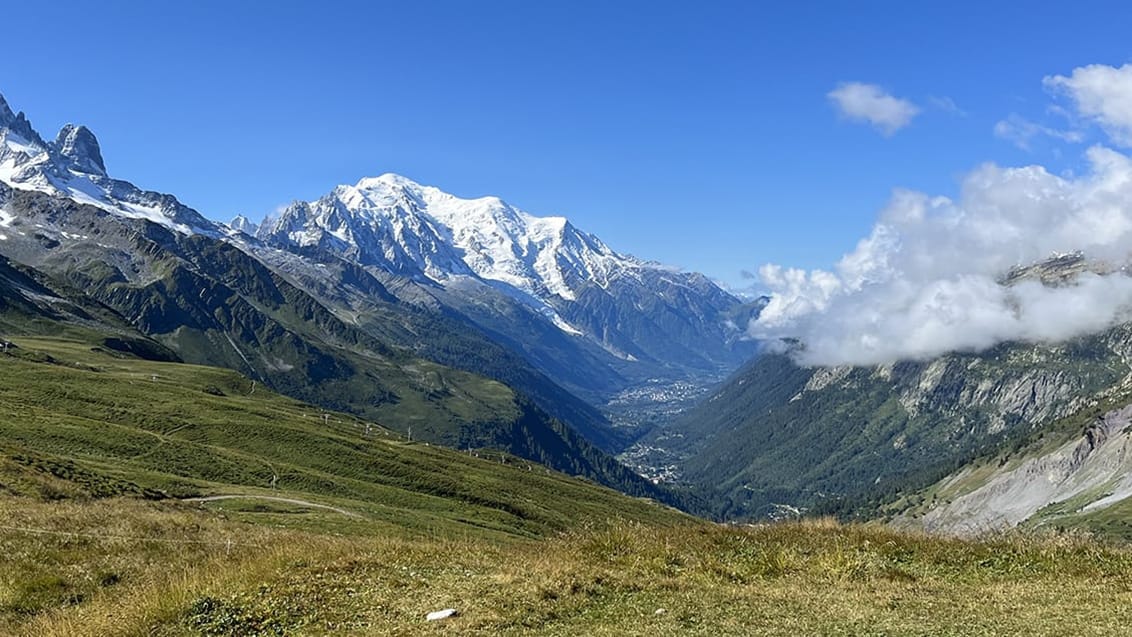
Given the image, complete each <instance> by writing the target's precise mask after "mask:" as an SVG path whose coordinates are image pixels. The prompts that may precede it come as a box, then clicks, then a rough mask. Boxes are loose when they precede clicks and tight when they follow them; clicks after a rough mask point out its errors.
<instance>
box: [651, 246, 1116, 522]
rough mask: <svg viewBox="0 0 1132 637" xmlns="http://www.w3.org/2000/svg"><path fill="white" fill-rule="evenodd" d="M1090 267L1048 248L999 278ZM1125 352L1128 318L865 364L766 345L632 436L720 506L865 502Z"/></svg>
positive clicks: (1100, 384) (1077, 384)
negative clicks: (1071, 335)
mask: <svg viewBox="0 0 1132 637" xmlns="http://www.w3.org/2000/svg"><path fill="white" fill-rule="evenodd" d="M1096 267H1100V266H1097V265H1090V264H1087V263H1085V262H1084V260H1083V258H1082V257H1081V256H1080V255H1060V256H1057V257H1055V258H1053V259H1051V260H1049V261H1048V262H1044V263H1041V264H1035V265H1034V266H1030V267H1027V268H1019V269H1017V270H1016V271H1015V272H1013V273H1012V274H1011V279H1012V280H1022V279H1024V278H1036V279H1040V280H1043V281H1044V282H1045V284H1047V285H1061V284H1067V283H1068V282H1071V281H1072V277H1073V275H1074V272H1082V271H1086V270H1091V269H1095V268H1096ZM1130 362H1132V325H1121V326H1118V327H1116V328H1113V329H1110V330H1108V331H1106V332H1103V333H1101V334H1097V335H1093V336H1088V337H1082V338H1078V339H1075V340H1072V341H1069V342H1066V343H1061V344H1026V343H1008V344H1004V345H1000V346H997V347H995V348H992V349H990V350H987V351H984V352H980V353H960V354H950V355H946V356H942V357H939V358H937V359H934V360H931V361H924V362H902V363H897V364H890V365H883V366H874V367H833V368H828V367H825V368H822V367H818V368H805V367H800V366H798V365H796V364H795V363H794V361H793V359H792V358H791V356H790V355H789V354H788V353H785V354H767V355H764V356H761V357H759V358H758V359H756V360H754V361H753V362H751V363H750V364H749V365H748V366H746V367H745V368H744V369H743V370H741V371H740V372H738V373H737V374H735V375H734V376H733V377H732V378H731V379H730V380H729V381H728V382H726V383H725V384H724V385H723V386H722V387H721V389H720V390H719V391H718V392H717V393H715V394H714V395H712V396H710V397H709V398H708V399H706V400H705V401H703V402H702V403H701V404H699V405H698V406H697V407H695V408H693V409H692V410H690V411H689V412H687V413H685V414H683V415H682V416H681V417H680V418H679V419H678V420H677V421H676V422H675V423H673V425H672V426H671V427H669V428H667V429H665V430H663V431H660V432H657V433H656V434H654V436H653V437H652V438H651V439H650V440H649V441H646V445H647V444H651V445H653V446H655V447H660V448H663V449H664V450H665V451H666V452H667V453H669V454H670V456H669V457H675V458H677V459H678V460H679V468H680V470H681V471H682V474H681V475H682V479H683V480H685V481H687V482H689V483H692V484H696V485H699V486H700V487H701V488H703V489H705V490H714V491H715V493H714V496H712V497H713V500H714V501H715V503H716V505H717V507H718V510H719V511H720V513H721V514H722V515H724V516H728V517H753V518H759V517H765V516H766V515H767V514H768V513H773V512H775V511H779V510H780V508H781V507H782V506H788V507H792V508H793V509H795V510H819V511H826V512H839V513H864V514H868V513H875V512H876V511H878V510H879V509H878V508H877V507H878V506H879V505H880V504H882V503H884V502H888V501H892V500H894V499H898V498H901V497H903V496H905V495H906V494H908V493H911V492H915V491H916V490H918V489H920V488H922V487H925V486H927V485H929V484H932V483H934V482H935V481H936V480H939V479H941V478H942V477H944V476H945V475H947V474H949V473H951V472H952V471H955V470H957V469H959V468H960V467H962V466H963V465H965V464H966V463H967V462H969V461H971V460H972V459H974V458H976V457H980V456H983V455H986V454H988V453H995V452H996V451H997V450H998V449H1000V448H1002V447H1003V446H1004V445H1010V444H1014V443H1015V442H1016V441H1018V440H1020V439H1023V438H1026V437H1027V436H1030V435H1032V434H1034V432H1040V431H1041V430H1043V428H1045V427H1048V426H1049V425H1050V424H1051V423H1053V422H1055V421H1057V420H1058V419H1061V418H1065V417H1068V416H1070V415H1072V414H1075V413H1078V412H1080V411H1081V410H1082V409H1086V408H1088V407H1089V406H1090V405H1093V404H1095V403H1096V401H1097V400H1100V397H1103V396H1106V395H1110V394H1111V393H1112V392H1114V391H1118V390H1119V389H1120V388H1122V387H1126V386H1128V383H1129V382H1130V379H1132V376H1130V372H1132V367H1130Z"/></svg>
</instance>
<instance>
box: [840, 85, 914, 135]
mask: <svg viewBox="0 0 1132 637" xmlns="http://www.w3.org/2000/svg"><path fill="white" fill-rule="evenodd" d="M826 97H828V98H829V101H830V102H832V103H833V105H834V106H835V107H836V108H837V110H838V112H839V113H840V114H841V116H842V117H845V118H846V119H848V120H851V121H854V122H860V123H864V124H869V125H871V126H872V127H873V128H875V129H877V130H878V131H880V133H881V134H882V135H884V136H885V137H890V136H892V135H893V134H895V133H896V131H898V130H900V129H901V128H904V127H905V126H907V125H908V124H911V123H912V118H913V117H915V116H916V114H918V113H919V112H920V109H919V107H917V106H916V105H915V104H913V103H912V102H909V101H908V100H905V99H900V98H898V97H893V96H892V95H889V94H888V93H886V92H885V91H884V89H882V88H881V87H879V86H877V85H875V84H864V83H861V82H846V83H844V84H841V85H839V86H838V87H837V88H835V89H833V90H832V91H830V92H829V93H827V94H826Z"/></svg>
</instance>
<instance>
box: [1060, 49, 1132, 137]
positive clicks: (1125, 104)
mask: <svg viewBox="0 0 1132 637" xmlns="http://www.w3.org/2000/svg"><path fill="white" fill-rule="evenodd" d="M1042 82H1043V84H1044V85H1045V86H1046V88H1048V89H1050V90H1051V91H1055V92H1060V93H1064V94H1066V95H1068V96H1069V97H1070V98H1071V99H1072V100H1073V101H1074V103H1075V105H1076V107H1077V111H1078V112H1079V113H1080V114H1081V116H1083V117H1085V118H1087V119H1089V120H1092V121H1094V122H1096V123H1097V124H1099V125H1100V126H1101V128H1103V129H1104V131H1105V132H1106V133H1107V134H1108V135H1109V136H1110V137H1111V138H1112V139H1113V141H1114V142H1116V143H1118V144H1120V145H1122V146H1132V64H1125V65H1124V66H1121V67H1120V68H1117V67H1114V66H1107V65H1104V64H1092V65H1089V66H1082V67H1079V68H1076V69H1073V72H1072V73H1071V74H1070V75H1069V76H1068V77H1066V76H1063V75H1053V76H1049V77H1046V78H1045V79H1044V80H1042Z"/></svg>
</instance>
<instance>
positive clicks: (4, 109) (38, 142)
mask: <svg viewBox="0 0 1132 637" xmlns="http://www.w3.org/2000/svg"><path fill="white" fill-rule="evenodd" d="M0 129H8V130H9V131H11V132H13V133H15V134H16V135H18V136H19V137H21V138H23V141H25V142H27V143H28V144H32V145H35V146H38V147H40V148H44V147H46V144H44V143H43V139H42V138H41V137H40V136H39V133H36V132H35V130H34V129H33V128H32V127H31V122H29V121H28V119H27V117H25V116H24V113H23V111H20V112H19V113H13V112H12V109H11V107H9V106H8V102H7V101H6V100H5V99H4V96H3V95H0Z"/></svg>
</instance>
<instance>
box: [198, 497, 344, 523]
mask: <svg viewBox="0 0 1132 637" xmlns="http://www.w3.org/2000/svg"><path fill="white" fill-rule="evenodd" d="M217 500H271V501H272V502H284V503H286V504H295V505H298V506H304V507H313V508H315V509H326V510H328V511H333V512H335V513H341V514H342V515H345V516H349V517H351V518H360V517H362V516H360V515H358V514H357V513H354V512H353V511H347V510H346V509H339V508H338V507H332V506H330V505H328V504H317V503H315V502H307V501H306V500H296V499H294V498H277V497H275V496H270V495H210V496H208V497H205V498H185V499H184V500H182V502H216V501H217Z"/></svg>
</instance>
